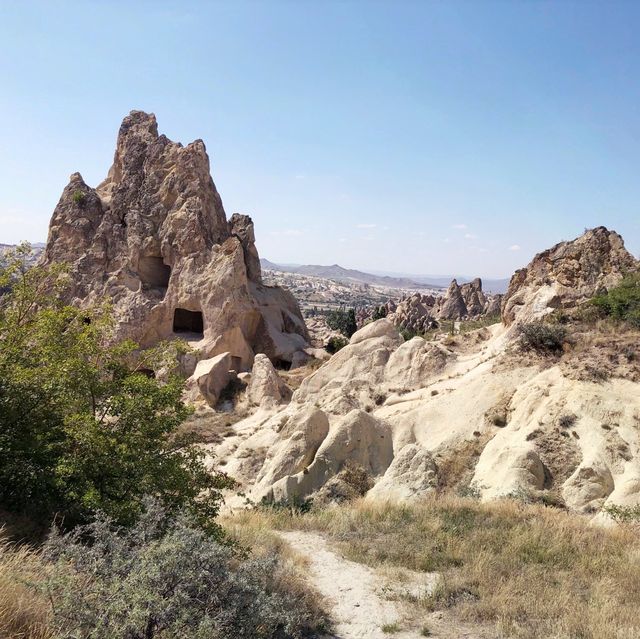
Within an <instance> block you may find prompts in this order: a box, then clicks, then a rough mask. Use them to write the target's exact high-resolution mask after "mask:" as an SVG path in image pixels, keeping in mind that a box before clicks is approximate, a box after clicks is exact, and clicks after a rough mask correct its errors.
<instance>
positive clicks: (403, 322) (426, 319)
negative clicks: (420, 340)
mask: <svg viewBox="0 0 640 639" xmlns="http://www.w3.org/2000/svg"><path fill="white" fill-rule="evenodd" d="M436 303H437V298H436V297H435V296H434V295H423V294H422V293H414V294H413V295H409V296H408V297H406V298H404V299H402V300H400V302H399V303H398V304H397V305H396V304H395V303H393V302H390V303H389V304H388V305H387V308H388V310H389V313H388V314H387V317H388V318H389V320H390V321H392V322H393V324H394V325H395V326H397V327H398V328H403V329H408V330H410V331H414V332H416V333H424V332H426V331H428V330H429V329H431V328H434V327H435V326H437V322H436V320H435V309H436Z"/></svg>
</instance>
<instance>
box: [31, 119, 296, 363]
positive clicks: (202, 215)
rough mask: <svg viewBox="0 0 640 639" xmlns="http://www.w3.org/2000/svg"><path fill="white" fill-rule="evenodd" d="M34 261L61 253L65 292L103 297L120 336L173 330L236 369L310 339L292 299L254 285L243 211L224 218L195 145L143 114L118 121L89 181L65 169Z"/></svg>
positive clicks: (77, 299) (255, 266)
mask: <svg viewBox="0 0 640 639" xmlns="http://www.w3.org/2000/svg"><path fill="white" fill-rule="evenodd" d="M43 260H44V263H51V262H68V263H69V264H70V265H71V272H72V281H73V289H72V292H71V300H70V301H73V302H74V303H76V304H79V305H85V304H90V303H92V302H96V301H98V300H100V299H105V298H106V299H108V300H109V301H110V302H111V303H112V304H113V308H114V313H115V316H116V320H117V329H116V330H117V334H118V336H119V337H130V338H132V339H134V340H136V341H137V342H139V343H140V344H141V345H142V346H143V347H148V346H151V345H153V344H155V343H157V342H158V341H159V340H162V339H171V338H173V337H175V336H180V337H184V338H186V339H187V340H188V341H189V342H190V343H192V344H193V345H194V346H195V347H196V348H197V349H198V351H199V357H200V358H203V359H207V358H211V357H213V356H214V355H218V354H221V353H224V352H229V353H230V357H231V367H232V368H233V369H234V370H236V371H240V370H248V369H249V368H250V367H251V365H252V363H253V356H254V354H255V353H259V352H263V353H266V354H267V356H268V357H270V358H271V359H272V360H274V361H279V362H285V363H286V362H291V360H292V359H293V357H294V354H295V353H296V352H298V351H300V350H302V349H303V348H305V346H306V345H307V341H308V334H307V330H306V327H305V324H304V320H303V319H302V316H301V314H300V310H299V308H298V305H297V303H296V301H295V299H294V298H293V297H292V296H291V294H290V293H288V292H287V291H284V290H283V289H280V288H278V287H268V286H264V285H263V284H262V281H261V274H260V262H259V259H258V253H257V250H256V247H255V238H254V230H253V222H252V221H251V218H250V217H248V216H246V215H239V214H234V215H233V216H232V217H231V219H230V220H229V221H228V222H227V219H226V215H225V211H224V208H223V206H222V200H221V198H220V195H219V194H218V192H217V190H216V187H215V185H214V183H213V180H212V179H211V175H210V173H209V158H208V156H207V153H206V150H205V146H204V143H203V142H202V141H201V140H196V141H195V142H192V143H191V144H188V145H187V146H182V145H181V144H179V143H175V142H172V141H171V140H169V139H168V138H167V137H166V136H164V135H158V128H157V123H156V118H155V116H154V115H152V114H147V113H143V112H141V111H132V112H131V113H130V114H129V115H128V116H127V117H126V118H125V119H124V121H123V123H122V126H121V127H120V132H119V134H118V142H117V148H116V153H115V157H114V161H113V165H112V167H111V168H110V170H109V174H108V176H107V178H106V179H105V180H104V182H102V183H101V184H100V185H99V186H98V187H97V188H95V189H93V188H91V187H89V186H87V185H86V184H85V182H84V181H83V179H82V177H81V176H80V174H79V173H74V174H73V175H72V176H71V179H70V182H69V184H68V185H67V187H66V188H65V189H64V191H63V194H62V197H61V198H60V201H59V202H58V205H57V206H56V209H55V211H54V214H53V217H52V220H51V224H50V228H49V237H48V241H47V246H46V250H45V253H44V257H43Z"/></svg>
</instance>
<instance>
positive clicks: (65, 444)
mask: <svg viewBox="0 0 640 639" xmlns="http://www.w3.org/2000/svg"><path fill="white" fill-rule="evenodd" d="M66 281H67V280H66V277H65V272H64V269H63V268H62V267H55V268H53V269H47V268H44V267H40V266H35V267H32V268H26V267H25V264H24V260H23V258H22V257H21V254H19V253H18V254H16V255H14V256H13V258H9V260H8V261H7V264H6V265H5V266H4V268H0V286H1V285H2V284H4V283H6V284H7V288H8V289H9V292H8V293H7V294H5V295H4V296H2V298H0V423H1V424H2V428H1V429H0V506H2V507H4V508H5V509H6V510H8V511H10V512H18V513H19V512H23V513H28V514H30V515H32V516H33V517H34V518H35V519H37V520H39V521H41V522H46V523H47V524H48V523H50V522H51V518H52V517H53V516H54V514H59V515H60V516H61V517H62V518H63V519H64V522H65V525H70V526H71V525H74V524H76V523H82V522H86V521H88V520H90V519H91V517H92V516H93V513H94V512H95V511H96V510H102V511H104V512H105V513H107V514H108V515H109V516H111V517H112V518H114V519H115V520H116V521H117V522H118V523H119V524H123V525H128V524H131V523H133V522H134V521H135V519H136V517H137V516H138V515H139V513H140V509H141V503H142V501H141V500H142V498H143V496H144V495H146V494H154V495H157V496H158V497H159V498H160V499H161V500H162V501H163V502H164V504H165V505H166V506H167V507H168V508H180V507H183V506H187V507H189V508H190V509H192V511H193V512H194V513H195V512H197V513H198V516H199V517H200V520H201V522H202V524H203V526H207V527H208V528H209V529H210V530H211V532H212V533H217V532H219V529H218V528H217V527H216V526H215V524H214V523H213V517H214V516H215V515H216V514H217V511H218V507H219V504H220V501H221V494H220V491H221V490H222V489H223V488H228V487H230V486H232V485H233V482H231V480H230V479H229V478H227V477H226V476H225V475H222V474H216V473H211V472H210V471H209V470H208V469H207V468H206V467H205V465H204V460H203V457H204V455H203V452H202V451H201V450H199V449H197V448H195V447H193V446H190V445H188V442H187V441H185V439H184V438H182V437H179V436H177V435H176V430H177V428H178V426H179V425H180V424H181V423H182V422H183V421H184V420H185V418H186V417H187V415H189V413H190V410H189V409H188V407H187V406H185V404H184V403H183V402H182V391H183V382H182V380H181V379H178V378H177V377H172V378H171V379H169V380H168V381H167V382H166V383H163V382H160V381H159V380H156V379H152V378H149V377H147V376H145V375H144V374H141V373H139V372H137V370H138V369H139V368H152V369H153V368H158V367H160V366H162V365H163V363H165V362H166V361H167V360H168V359H169V358H170V357H171V349H169V348H167V349H164V348H159V349H157V350H155V351H153V352H151V353H147V354H145V355H143V356H137V355H136V353H137V352H138V347H137V345H136V344H134V343H133V342H121V343H113V342H112V340H111V336H112V320H111V315H110V312H109V309H108V308H93V309H83V310H80V309H76V308H74V307H71V306H66V305H65V304H64V303H62V302H61V301H60V297H59V296H60V295H63V294H64V291H65V286H66ZM87 319H88V320H89V321H87ZM140 357H141V358H140Z"/></svg>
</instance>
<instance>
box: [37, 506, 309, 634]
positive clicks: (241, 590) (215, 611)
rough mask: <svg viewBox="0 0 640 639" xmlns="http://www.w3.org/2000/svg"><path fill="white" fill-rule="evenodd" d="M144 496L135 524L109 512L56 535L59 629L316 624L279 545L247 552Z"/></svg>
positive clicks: (206, 630)
mask: <svg viewBox="0 0 640 639" xmlns="http://www.w3.org/2000/svg"><path fill="white" fill-rule="evenodd" d="M145 505H146V510H145V512H144V513H143V515H142V516H141V518H140V520H139V521H138V523H136V524H135V526H133V527H132V528H130V529H126V530H118V529H115V528H114V527H113V524H112V522H111V520H109V519H108V518H105V517H100V518H98V519H97V520H96V521H95V522H94V523H92V524H90V525H87V526H82V527H78V528H76V529H75V530H74V531H73V532H71V533H68V534H66V535H62V534H60V533H59V532H54V533H53V534H52V535H51V536H50V538H49V539H48V541H47V542H46V544H45V547H44V552H45V556H46V557H48V558H50V559H51V560H52V561H53V562H55V563H54V567H53V571H52V574H51V575H50V576H49V578H48V579H46V581H45V584H44V589H45V591H46V593H47V594H48V595H49V597H50V599H51V601H52V602H53V603H54V605H53V615H52V617H53V619H52V626H53V628H54V632H55V636H56V637H58V638H59V639H72V638H74V639H75V638H76V637H91V638H92V639H113V638H114V637H122V638H126V639H154V638H163V637H165V638H167V639H169V638H171V639H178V638H180V639H182V638H184V639H205V638H206V639H223V638H228V637H245V638H247V639H249V638H255V639H261V638H265V639H266V638H271V637H273V638H275V637H278V638H279V639H288V638H291V639H293V638H298V637H303V636H305V635H307V634H308V632H309V631H311V630H312V629H313V628H312V627H313V625H315V623H317V611H316V610H315V609H314V608H313V606H312V605H311V603H310V602H309V601H308V600H307V599H304V598H300V597H296V596H295V595H294V593H293V592H291V590H290V588H289V586H288V582H287V575H286V573H284V571H283V568H282V566H281V565H280V563H279V562H278V559H277V557H276V556H275V555H269V556H265V557H261V558H238V557H237V556H235V555H234V553H233V551H232V550H231V549H230V548H228V547H226V546H224V545H221V544H219V543H218V542H217V541H215V540H214V539H211V538H209V537H207V536H206V534H205V533H204V532H203V531H202V530H200V529H199V528H198V527H197V526H195V525H194V522H193V521H192V520H190V518H189V517H188V516H186V515H185V514H184V513H182V514H179V515H178V516H177V517H174V518H169V517H168V513H167V511H166V510H163V509H162V508H161V507H160V506H159V504H158V502H153V501H147V502H146V504H145ZM87 540H88V541H89V542H90V543H88V544H87Z"/></svg>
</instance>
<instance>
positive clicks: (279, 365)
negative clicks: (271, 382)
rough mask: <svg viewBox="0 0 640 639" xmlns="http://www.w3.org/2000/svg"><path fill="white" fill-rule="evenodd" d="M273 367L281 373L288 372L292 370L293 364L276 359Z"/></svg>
mask: <svg viewBox="0 0 640 639" xmlns="http://www.w3.org/2000/svg"><path fill="white" fill-rule="evenodd" d="M272 362H273V367H274V368H275V369H276V370H279V371H288V370H290V369H291V362H287V360H285V359H278V358H275V359H273V360H272Z"/></svg>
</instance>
